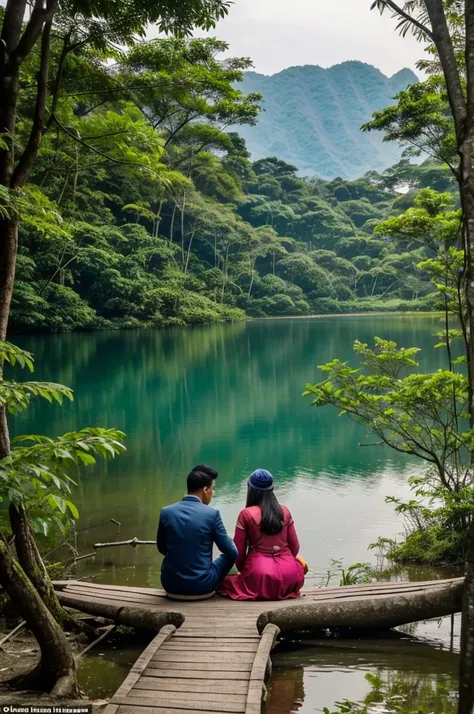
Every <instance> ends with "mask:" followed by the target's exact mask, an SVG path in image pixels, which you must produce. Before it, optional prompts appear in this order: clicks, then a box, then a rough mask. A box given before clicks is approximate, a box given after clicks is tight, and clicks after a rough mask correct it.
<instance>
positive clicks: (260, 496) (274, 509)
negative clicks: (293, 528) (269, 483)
mask: <svg viewBox="0 0 474 714" xmlns="http://www.w3.org/2000/svg"><path fill="white" fill-rule="evenodd" d="M245 506H246V508H249V506H260V510H261V512H262V520H261V521H260V530H261V531H262V533H266V534H267V535H276V534H277V533H280V532H281V531H282V530H283V523H284V521H285V516H284V515H283V509H282V507H281V506H280V504H279V503H278V499H277V497H276V496H275V494H274V493H273V491H262V490H260V489H258V488H252V487H251V486H249V488H248V492H247V503H246V504H245Z"/></svg>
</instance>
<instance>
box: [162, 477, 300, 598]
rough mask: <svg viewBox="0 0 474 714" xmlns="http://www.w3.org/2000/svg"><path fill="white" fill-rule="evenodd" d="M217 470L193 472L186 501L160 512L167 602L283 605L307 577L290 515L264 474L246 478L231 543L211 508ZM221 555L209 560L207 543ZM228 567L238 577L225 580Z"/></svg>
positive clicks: (297, 594)
mask: <svg viewBox="0 0 474 714" xmlns="http://www.w3.org/2000/svg"><path fill="white" fill-rule="evenodd" d="M216 478H217V471H214V469H211V468H209V467H208V466H195V468H194V469H193V470H192V471H191V473H190V474H189V476H188V479H187V490H188V495H187V496H185V497H184V498H183V500H182V501H180V502H179V503H174V504H173V505H171V506H166V507H165V508H163V509H162V511H161V514H160V522H159V525H158V535H157V546H158V550H159V551H160V553H162V555H164V556H165V557H164V560H163V565H162V568H161V582H162V585H163V588H164V589H165V590H166V592H167V594H168V596H169V597H170V598H175V599H183V600H188V599H190V600H193V599H204V598H206V597H211V596H212V595H214V593H215V592H217V593H218V594H219V595H223V596H225V597H229V598H232V599H233V600H286V599H288V598H295V597H298V596H299V591H300V589H301V588H302V586H303V582H304V576H305V573H306V571H307V566H306V563H305V562H304V560H303V559H302V558H300V557H299V556H298V551H299V542H298V537H297V535H296V531H295V526H294V523H293V519H292V517H291V514H290V512H289V510H288V508H286V506H281V505H280V504H279V503H278V500H277V498H276V496H275V494H274V492H273V476H272V475H271V473H269V472H268V471H265V470H264V469H258V470H257V471H255V472H254V473H253V474H252V475H251V476H250V478H249V480H248V492H247V503H246V507H245V508H244V509H243V510H242V511H241V512H240V513H239V516H238V518H237V525H236V528H235V536H234V541H232V540H231V539H230V538H229V536H228V535H227V532H226V530H225V527H224V524H223V522H222V518H221V515H220V513H219V511H216V510H214V509H213V508H209V504H210V502H211V499H212V496H213V493H214V485H215V480H216ZM214 543H215V544H216V546H217V547H218V549H219V550H220V551H221V555H220V556H219V557H218V558H216V560H214V561H213V560H212V549H213V544H214ZM234 564H235V565H236V566H237V570H238V574H237V575H228V573H229V571H230V570H231V569H232V567H233V566H234Z"/></svg>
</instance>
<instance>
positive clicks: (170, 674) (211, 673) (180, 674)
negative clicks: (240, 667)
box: [145, 667, 250, 682]
mask: <svg viewBox="0 0 474 714" xmlns="http://www.w3.org/2000/svg"><path fill="white" fill-rule="evenodd" d="M145 676H146V677H158V678H164V679H202V680H209V679H210V680H214V679H219V680H229V679H234V680H240V681H245V682H248V681H249V680H250V670H248V671H247V672H236V671H235V670H230V672H229V671H222V672H219V671H218V670H210V669H203V670H198V671H196V670H195V671H193V670H192V669H191V670H187V669H163V668H159V669H155V668H154V667H147V668H146V670H145Z"/></svg>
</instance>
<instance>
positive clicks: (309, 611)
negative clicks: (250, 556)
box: [257, 579, 472, 714]
mask: <svg viewBox="0 0 474 714" xmlns="http://www.w3.org/2000/svg"><path fill="white" fill-rule="evenodd" d="M376 588H377V586H374V593H373V594H372V597H371V596H370V595H368V594H367V595H365V596H359V597H356V596H354V597H353V599H351V600H347V599H346V600H344V599H340V598H338V599H334V600H330V599H328V600H319V601H317V600H316V598H315V601H314V602H311V599H310V598H308V601H307V603H305V602H304V600H303V601H302V604H301V605H300V604H298V605H291V606H288V607H282V608H281V609H280V608H279V609H278V610H272V611H270V612H264V613H262V614H261V615H260V617H259V618H258V620H257V628H258V631H259V632H263V630H264V629H265V626H266V625H267V624H268V623H270V622H271V623H273V624H275V625H278V627H279V628H280V630H281V631H282V632H288V631H291V630H322V629H326V628H341V627H349V628H354V629H360V628H367V627H370V628H371V629H375V628H381V629H390V628H392V627H398V626H399V625H406V624H408V623H410V622H419V621H421V620H429V619H431V618H435V617H444V616H445V615H451V614H452V613H455V612H461V609H462V600H463V590H464V581H463V580H462V579H459V580H457V581H454V582H452V583H449V584H448V585H444V586H443V585H441V586H435V587H432V588H430V589H426V590H424V591H420V590H418V591H417V592H403V591H401V592H400V593H396V594H394V595H386V596H385V597H381V596H380V594H377V592H376ZM342 590H343V588H341V592H342ZM323 595H324V593H322V596H323ZM322 596H321V597H322ZM329 597H330V596H329V595H328V598H329ZM471 686H472V682H471ZM463 714H464V712H463ZM465 714H467V711H466V712H465ZM469 714H471V712H469Z"/></svg>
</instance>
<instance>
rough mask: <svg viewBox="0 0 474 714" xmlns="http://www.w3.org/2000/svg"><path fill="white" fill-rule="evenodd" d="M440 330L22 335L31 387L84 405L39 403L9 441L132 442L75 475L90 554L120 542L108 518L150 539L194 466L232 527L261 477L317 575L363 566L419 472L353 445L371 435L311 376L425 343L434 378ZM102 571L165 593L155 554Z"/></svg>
mask: <svg viewBox="0 0 474 714" xmlns="http://www.w3.org/2000/svg"><path fill="white" fill-rule="evenodd" d="M437 324H438V320H437V318H433V317H415V318H414V317H413V316H396V317H394V316H380V317H376V318H374V317H373V316H370V317H363V318H359V317H358V318H341V319H334V318H327V319H322V320H310V319H302V320H271V321H260V322H258V321H256V322H253V323H250V324H236V325H214V326H209V327H203V328H188V329H170V330H162V331H138V332H136V331H131V332H103V333H94V334H69V335H67V334H66V335H64V334H63V335H50V336H28V337H21V338H18V339H17V342H19V343H20V344H21V345H22V346H24V347H26V348H28V349H30V350H31V351H33V352H34V353H35V355H36V362H37V374H36V376H37V378H38V379H53V380H56V381H60V382H63V383H65V384H68V385H70V386H72V387H73V389H74V391H75V393H76V395H77V399H76V401H75V402H74V403H73V404H66V405H65V406H64V407H63V408H62V409H60V408H58V407H56V406H49V405H44V404H41V403H39V402H38V403H35V404H34V405H33V406H32V408H31V409H30V410H28V412H27V413H26V414H25V415H24V416H23V417H21V418H20V419H17V420H16V422H15V423H14V431H15V432H16V433H18V432H36V431H41V432H45V433H48V434H58V433H62V432H65V431H67V430H71V429H78V428H81V427H83V426H85V425H97V424H99V425H104V426H115V427H118V428H120V429H122V430H124V431H125V432H126V433H127V448H128V452H127V454H126V455H124V456H123V457H120V459H118V460H117V461H116V462H113V463H109V464H105V465H104V464H100V465H99V466H98V467H97V468H95V469H91V470H86V471H85V472H84V473H82V474H81V475H80V478H79V488H78V492H77V495H76V501H77V502H78V505H79V506H80V510H81V521H80V523H79V528H81V529H82V530H81V533H82V535H81V539H82V540H81V541H80V543H79V545H80V546H81V548H84V549H86V548H89V547H90V545H91V544H92V543H93V542H94V541H97V540H104V539H110V537H111V536H113V534H114V527H113V525H111V524H110V518H115V519H117V520H118V521H120V522H121V523H122V531H121V537H123V538H128V537H133V536H135V535H137V536H138V537H140V538H143V539H150V538H153V537H154V534H155V529H156V521H157V516H158V512H159V509H160V507H161V506H163V505H165V504H167V503H170V502H171V501H174V500H176V499H179V498H180V497H181V496H182V495H183V490H184V478H185V475H186V473H187V471H188V469H189V467H190V466H191V465H192V464H193V463H206V462H207V463H211V464H212V465H215V466H216V468H218V470H219V471H220V477H219V481H218V489H217V496H216V500H215V505H216V506H217V507H218V508H220V509H221V511H222V514H223V517H224V521H225V523H226V525H227V527H228V528H229V529H230V530H232V529H233V526H234V522H235V517H236V515H237V512H238V510H239V509H240V507H241V506H242V504H243V502H244V496H245V478H246V476H247V475H248V473H249V472H250V471H251V470H252V469H254V468H255V467H258V466H265V467H266V468H269V469H270V470H272V471H273V472H274V473H275V475H276V476H277V478H278V488H279V495H280V496H281V498H282V500H284V501H285V502H286V503H287V505H288V506H289V507H290V508H291V509H292V511H293V512H294V516H295V519H296V522H297V526H298V531H299V535H300V539H301V541H302V547H303V550H304V555H305V557H306V559H307V560H308V561H309V562H310V565H311V566H312V573H313V575H314V573H316V572H318V570H319V569H324V568H325V567H326V566H327V564H328V562H329V559H330V558H332V557H334V558H340V557H344V558H345V559H346V562H349V561H351V560H360V559H362V560H364V559H366V558H367V553H366V547H367V544H368V543H370V542H371V541H373V540H375V539H376V538H377V537H378V535H388V536H392V535H394V528H396V527H398V528H399V529H401V524H397V526H395V525H394V522H395V518H394V515H393V510H392V507H391V506H387V505H386V504H385V503H384V498H385V496H386V495H387V494H393V495H396V496H402V495H405V493H406V490H407V489H406V480H407V476H408V474H409V473H410V471H411V470H412V469H413V464H412V463H411V462H410V461H408V460H407V459H406V458H404V457H403V456H401V455H397V454H395V453H392V452H390V451H389V450H387V449H382V448H364V449H362V448H361V449H359V448H357V445H358V443H359V442H365V443H366V442H367V441H370V436H368V435H367V434H365V433H364V430H363V429H361V428H360V427H358V426H357V425H355V424H354V423H353V422H351V421H350V420H348V419H340V418H339V417H338V415H337V413H336V411H335V410H332V409H330V408H328V409H325V410H316V409H310V408H309V403H308V402H307V401H305V400H303V399H302V398H301V392H302V390H303V388H304V385H305V383H306V381H308V380H309V379H316V378H317V370H316V365H318V364H321V363H323V362H326V361H328V360H329V359H331V358H333V357H335V356H339V357H341V358H342V359H351V357H352V350H351V346H352V343H353V341H354V339H356V338H359V339H361V340H365V341H369V340H370V339H371V337H372V335H373V334H374V333H375V334H378V335H380V336H382V337H390V338H391V339H395V340H397V341H398V342H399V343H400V344H402V345H405V346H410V345H413V344H417V345H419V346H421V347H422V348H424V352H425V354H424V359H425V362H426V366H428V367H430V368H435V367H439V366H441V365H442V355H441V354H440V352H439V351H435V350H433V349H432V344H433V338H432V334H433V332H434V331H435V329H436V328H437ZM84 552H85V550H84ZM110 562H111V563H112V565H108V563H110ZM84 567H87V568H88V567H89V564H88V563H87V564H85V565H84ZM94 567H95V571H96V574H97V575H98V576H99V577H101V578H103V579H108V580H120V578H122V580H123V581H124V582H130V581H131V580H132V579H133V580H134V581H135V582H136V583H137V584H149V585H156V584H157V582H158V581H157V572H158V570H159V561H158V557H157V555H156V552H155V551H153V552H151V551H150V550H148V551H146V550H145V549H142V550H140V549H137V550H135V551H133V552H131V549H130V551H123V550H122V551H121V552H120V553H119V552H114V553H113V554H111V553H110V552H109V554H108V555H107V557H105V556H104V558H102V559H101V557H100V558H98V563H97V564H96V565H95V566H94ZM103 569H105V571H104V573H102V570H103Z"/></svg>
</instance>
